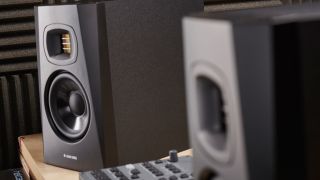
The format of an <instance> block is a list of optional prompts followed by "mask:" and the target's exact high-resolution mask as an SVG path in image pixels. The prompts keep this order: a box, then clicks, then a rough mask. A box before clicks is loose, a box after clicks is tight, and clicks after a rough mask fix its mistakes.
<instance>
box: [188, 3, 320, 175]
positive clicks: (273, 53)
mask: <svg viewBox="0 0 320 180" xmlns="http://www.w3.org/2000/svg"><path fill="white" fill-rule="evenodd" d="M183 31H184V45H185V49H184V50H185V53H184V54H185V72H186V82H187V83H186V84H187V101H188V102H187V104H188V117H189V126H190V129H189V132H190V137H191V143H192V148H193V152H194V175H195V178H196V179H200V180H212V179H219V180H220V179H223V180H235V179H237V180H283V179H295V180H298V179H304V180H314V179H319V178H320V171H319V167H320V155H319V152H320V141H319V137H320V113H319V112H320V107H319V102H320V93H319V92H320V61H319V59H320V46H319V42H320V33H319V32H320V4H317V3H314V4H306V5H300V6H282V7H274V8H263V9H255V10H242V11H234V12H227V13H211V14H199V15H194V16H189V17H187V18H185V19H184V20H183Z"/></svg>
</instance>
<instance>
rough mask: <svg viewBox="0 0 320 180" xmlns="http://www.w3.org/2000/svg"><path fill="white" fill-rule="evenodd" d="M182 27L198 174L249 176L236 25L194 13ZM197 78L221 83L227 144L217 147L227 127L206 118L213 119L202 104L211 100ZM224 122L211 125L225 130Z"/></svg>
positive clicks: (237, 177)
mask: <svg viewBox="0 0 320 180" xmlns="http://www.w3.org/2000/svg"><path fill="white" fill-rule="evenodd" d="M183 29H184V52H185V72H186V82H187V97H188V102H187V104H188V119H189V127H190V129H189V130H190V133H191V142H192V148H193V150H194V151H195V156H194V163H195V164H194V167H195V169H194V172H195V177H196V178H200V179H201V178H203V179H208V178H222V179H226V180H232V179H241V180H245V179H248V174H247V161H246V156H247V154H246V152H245V145H244V143H245V139H244V132H243V129H242V123H243V120H242V114H241V106H240V99H239V94H238V93H239V92H238V82H237V78H236V75H237V70H236V54H235V49H234V48H236V47H235V45H234V39H233V26H232V24H230V23H228V22H226V21H213V20H209V19H200V18H196V17H190V18H185V19H184V20H183ZM198 77H205V78H207V79H208V80H210V81H211V82H212V83H214V84H217V87H219V89H220V91H221V92H222V93H221V94H222V95H221V97H222V99H223V102H224V105H223V108H221V109H224V113H225V118H226V119H225V123H223V124H225V126H226V127H225V128H224V129H226V130H224V131H225V133H226V139H225V141H226V144H227V145H226V148H224V149H219V146H217V145H216V143H215V142H214V141H216V140H215V139H219V136H220V132H223V131H221V130H219V131H220V132H217V131H216V130H212V129H210V126H209V127H208V126H207V122H209V123H210V121H214V119H213V117H206V116H207V115H204V114H203V111H202V110H203V108H210V105H211V104H210V103H203V100H204V101H207V100H206V98H202V99H200V96H202V95H201V94H202V93H203V92H205V91H202V90H200V91H199V83H198V79H199V78H198ZM208 87H209V88H210V86H208ZM211 87H213V86H211ZM208 97H209V96H208ZM212 100H213V101H214V98H213V99H212ZM207 105H209V106H207ZM212 108H214V106H212ZM212 110H214V109H212ZM210 118H211V119H210ZM203 122H205V123H204V124H203ZM220 124H221V125H220V127H219V126H216V125H214V124H211V125H214V126H216V127H217V128H218V129H221V126H222V125H223V124H222V123H221V122H220ZM213 129H215V128H213Z"/></svg>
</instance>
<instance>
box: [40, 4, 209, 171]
mask: <svg viewBox="0 0 320 180" xmlns="http://www.w3.org/2000/svg"><path fill="white" fill-rule="evenodd" d="M201 10H203V2H202V1H201V0H161V1H159V0H115V1H105V2H101V3H92V4H77V5H61V6H39V7H36V8H35V15H36V27H37V28H36V29H37V47H38V66H39V82H40V98H41V117H42V128H43V140H44V159H45V162H46V163H49V164H53V165H57V166H61V167H65V168H70V169H75V170H88V169H96V168H102V167H108V166H114V165H119V164H125V163H132V162H137V161H144V160H150V159H156V158H160V157H163V156H166V154H167V152H168V150H170V149H178V150H183V149H187V148H188V133H187V120H186V111H185V100H184V99H185V94H184V78H183V76H184V73H183V59H182V35H181V29H182V28H181V17H182V16H184V15H186V14H187V13H190V12H195V11H201Z"/></svg>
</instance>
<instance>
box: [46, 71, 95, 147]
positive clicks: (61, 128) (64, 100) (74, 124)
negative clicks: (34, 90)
mask: <svg viewBox="0 0 320 180" xmlns="http://www.w3.org/2000/svg"><path fill="white" fill-rule="evenodd" d="M48 107H49V113H50V115H51V119H52V123H51V124H52V125H54V126H55V128H56V130H57V131H58V133H59V134H60V135H62V136H63V137H65V138H66V139H67V140H71V141H76V140H79V139H81V138H82V137H83V136H84V135H85V133H86V131H87V129H88V126H89V121H90V110H89V103H88V100H87V96H86V93H85V91H84V89H83V87H82V85H81V83H80V82H79V81H78V80H77V79H76V78H75V77H74V76H73V75H71V74H69V73H62V74H59V75H57V76H56V77H55V78H54V79H53V81H52V82H51V85H50V87H49V91H48Z"/></svg>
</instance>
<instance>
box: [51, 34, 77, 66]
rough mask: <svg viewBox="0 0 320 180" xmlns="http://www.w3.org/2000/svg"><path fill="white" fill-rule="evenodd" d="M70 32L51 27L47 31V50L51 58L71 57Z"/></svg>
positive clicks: (64, 58)
mask: <svg viewBox="0 0 320 180" xmlns="http://www.w3.org/2000/svg"><path fill="white" fill-rule="evenodd" d="M72 42H73V39H72V36H71V33H70V32H69V31H67V30H64V29H53V30H50V31H48V33H47V39H46V43H47V50H48V54H49V56H50V57H51V58H53V59H56V60H67V59H70V58H71V54H72V52H73V49H72V47H73V46H72Z"/></svg>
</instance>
